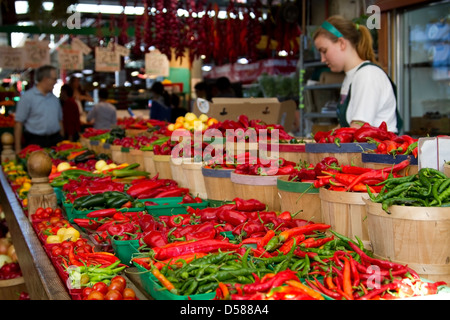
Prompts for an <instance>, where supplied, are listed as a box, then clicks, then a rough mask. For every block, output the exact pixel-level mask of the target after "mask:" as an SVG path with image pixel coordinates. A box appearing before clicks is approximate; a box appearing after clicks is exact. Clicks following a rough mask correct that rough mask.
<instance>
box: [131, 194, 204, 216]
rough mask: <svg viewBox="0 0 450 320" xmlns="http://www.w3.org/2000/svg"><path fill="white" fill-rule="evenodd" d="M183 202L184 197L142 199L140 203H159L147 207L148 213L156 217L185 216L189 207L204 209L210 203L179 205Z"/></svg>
mask: <svg viewBox="0 0 450 320" xmlns="http://www.w3.org/2000/svg"><path fill="white" fill-rule="evenodd" d="M182 200H183V197H168V198H152V199H140V200H138V201H140V202H144V203H145V202H146V201H151V202H155V203H157V205H153V206H145V209H146V210H147V212H148V213H149V214H151V215H153V216H155V217H159V216H170V215H176V214H185V213H186V212H187V207H191V208H194V209H196V208H199V209H204V208H206V207H207V206H208V205H209V202H208V201H206V200H202V202H201V203H184V204H179V202H181V201H182Z"/></svg>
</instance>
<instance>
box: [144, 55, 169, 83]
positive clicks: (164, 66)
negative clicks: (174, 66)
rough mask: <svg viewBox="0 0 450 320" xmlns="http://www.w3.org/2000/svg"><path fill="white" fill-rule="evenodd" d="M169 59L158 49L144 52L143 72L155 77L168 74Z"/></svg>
mask: <svg viewBox="0 0 450 320" xmlns="http://www.w3.org/2000/svg"><path fill="white" fill-rule="evenodd" d="M169 69H170V68H169V59H167V56H166V55H165V54H162V53H160V52H159V51H158V50H155V51H152V52H149V53H146V54H145V74H147V75H149V76H156V77H168V76H169Z"/></svg>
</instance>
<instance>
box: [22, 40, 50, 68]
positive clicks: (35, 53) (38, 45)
mask: <svg viewBox="0 0 450 320" xmlns="http://www.w3.org/2000/svg"><path fill="white" fill-rule="evenodd" d="M48 44H49V42H48V41H37V40H28V41H27V42H25V46H24V59H25V61H24V65H25V68H33V69H36V68H39V67H40V66H43V65H47V64H50V50H49V48H48Z"/></svg>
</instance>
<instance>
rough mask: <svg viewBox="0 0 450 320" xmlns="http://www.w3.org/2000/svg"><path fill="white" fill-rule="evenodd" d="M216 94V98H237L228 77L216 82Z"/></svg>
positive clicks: (218, 79)
mask: <svg viewBox="0 0 450 320" xmlns="http://www.w3.org/2000/svg"><path fill="white" fill-rule="evenodd" d="M215 89H216V92H215V94H214V97H221V98H222V97H232V98H233V97H236V93H235V92H234V89H233V87H232V86H231V82H230V79H228V78H227V77H220V78H217V80H216V88H215Z"/></svg>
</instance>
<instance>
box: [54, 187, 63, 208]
mask: <svg viewBox="0 0 450 320" xmlns="http://www.w3.org/2000/svg"><path fill="white" fill-rule="evenodd" d="M53 190H54V191H55V194H56V200H57V202H58V204H59V205H61V204H62V203H63V202H64V193H63V192H62V189H61V188H58V187H53Z"/></svg>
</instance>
